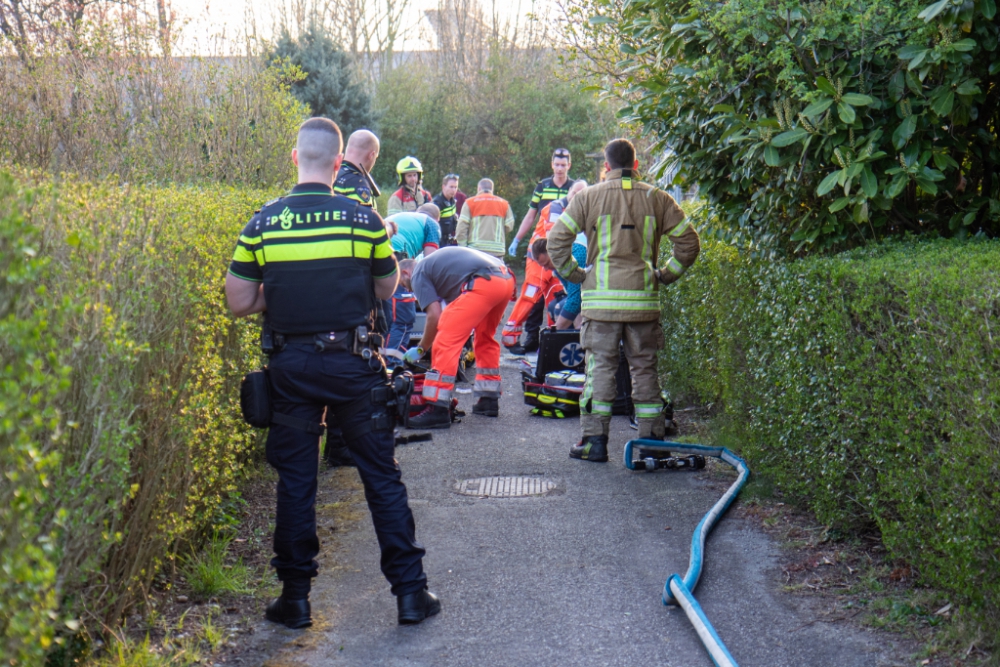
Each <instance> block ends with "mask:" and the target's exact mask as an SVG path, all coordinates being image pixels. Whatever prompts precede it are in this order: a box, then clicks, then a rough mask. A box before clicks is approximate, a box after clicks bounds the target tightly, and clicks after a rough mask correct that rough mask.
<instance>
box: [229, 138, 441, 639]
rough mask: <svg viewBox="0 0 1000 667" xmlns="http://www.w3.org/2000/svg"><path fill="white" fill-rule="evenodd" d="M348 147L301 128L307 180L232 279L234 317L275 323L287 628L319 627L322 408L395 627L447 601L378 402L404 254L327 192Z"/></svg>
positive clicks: (275, 204) (234, 267) (366, 211)
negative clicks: (315, 621) (381, 318)
mask: <svg viewBox="0 0 1000 667" xmlns="http://www.w3.org/2000/svg"><path fill="white" fill-rule="evenodd" d="M341 145H342V140H341V135H340V130H339V128H338V127H337V125H336V124H335V123H334V122H333V121H331V120H328V119H326V118H311V119H309V120H307V121H306V122H305V123H303V124H302V126H301V127H300V128H299V135H298V142H297V145H296V148H295V150H294V151H292V160H293V161H294V162H295V164H296V166H297V167H298V173H299V177H298V185H296V186H295V187H294V188H293V189H292V191H291V192H290V193H289V194H287V195H286V196H284V197H281V198H279V199H276V200H274V201H272V202H268V203H267V204H265V205H264V207H263V208H262V209H261V210H260V211H258V212H257V213H256V214H255V215H254V216H253V217H252V218H251V219H250V222H249V223H248V224H247V226H246V227H245V228H244V230H243V233H242V234H241V235H240V238H239V242H238V244H237V247H236V252H235V254H234V257H233V261H232V264H231V265H230V268H229V275H228V276H226V298H227V301H228V303H229V308H230V309H231V310H232V311H233V314H234V315H236V316H238V317H240V316H244V315H250V314H253V313H259V312H262V311H264V310H266V311H267V313H268V317H269V320H270V324H271V326H272V327H273V331H274V334H273V339H274V340H273V343H274V347H273V349H271V350H270V351H269V354H270V363H269V367H268V375H269V378H270V396H271V411H272V416H271V426H270V431H269V432H268V435H267V445H266V452H267V461H268V463H270V464H271V465H272V466H273V467H274V468H275V469H276V470H277V472H278V507H277V515H276V518H275V528H274V553H275V557H274V558H273V559H272V560H271V565H272V566H273V567H274V568H275V570H276V571H277V575H278V579H280V580H281V582H282V584H283V589H282V593H281V596H280V597H279V598H277V599H276V600H274V601H273V602H271V603H270V604H269V605H268V607H267V611H266V618H267V619H268V620H269V621H272V622H275V623H281V624H284V625H285V626H287V627H290V628H302V627H307V626H309V625H311V624H312V617H311V610H310V605H309V591H310V587H311V579H312V578H313V577H315V576H316V574H317V571H318V566H317V563H316V560H315V559H316V555H317V554H318V553H319V540H318V538H317V535H316V507H315V503H316V486H317V479H316V476H317V472H318V471H317V468H318V463H319V438H320V434H321V433H322V428H323V424H322V421H323V413H324V409H327V408H326V406H329V408H328V414H327V417H328V418H330V419H332V420H336V422H337V424H338V425H339V426H340V427H341V429H342V430H343V433H344V439H345V440H346V442H347V445H348V447H349V448H350V450H351V454H352V455H353V457H354V460H355V461H356V463H357V467H358V474H359V475H360V476H361V482H362V484H363V485H364V488H365V498H366V499H367V501H368V508H369V510H370V511H371V515H372V522H373V523H374V524H375V534H376V536H377V537H378V543H379V547H380V548H381V550H382V560H381V565H382V572H383V574H384V575H385V577H386V579H388V580H389V583H390V584H391V586H392V593H393V594H394V595H395V596H396V597H397V610H398V620H399V622H400V623H419V622H421V621H422V620H424V619H425V618H426V617H428V616H432V615H434V614H436V613H438V612H439V611H440V609H441V603H440V602H439V601H438V599H437V598H436V597H435V596H434V595H433V594H432V593H429V592H428V591H427V577H426V576H425V574H424V570H423V565H422V559H423V556H424V548H423V547H422V546H421V545H420V543H419V542H417V540H416V535H415V532H416V531H415V526H414V521H413V514H412V513H411V512H410V507H409V502H408V499H407V494H406V486H404V485H403V482H402V480H401V477H400V470H399V466H398V464H397V463H396V461H395V459H394V458H393V447H394V444H395V441H394V438H393V424H392V421H391V419H389V417H388V415H387V414H386V413H385V408H384V407H383V408H381V409H380V408H379V406H378V405H377V403H378V402H379V400H380V397H381V401H382V402H385V401H386V400H387V399H386V396H387V392H386V385H387V380H386V374H385V368H384V366H383V365H382V362H381V359H380V357H379V356H378V354H377V352H376V351H375V350H376V349H377V347H376V343H377V342H378V341H377V338H378V336H376V335H374V334H372V332H371V328H372V324H373V315H374V311H375V308H376V297H381V298H388V297H390V296H391V295H392V292H393V290H394V289H395V287H396V280H397V267H396V259H395V257H394V256H393V254H392V248H391V247H390V245H389V241H388V239H387V237H386V233H385V229H384V227H383V224H382V220H381V219H380V218H379V216H378V214H377V213H375V212H374V210H373V209H371V208H370V207H367V206H362V205H360V204H359V203H358V202H355V201H352V200H350V199H348V198H346V197H341V196H334V195H333V194H332V191H331V183H332V182H333V175H334V174H335V173H336V171H337V168H338V167H340V162H341V156H340V151H341ZM265 351H268V350H265ZM373 390H375V391H373Z"/></svg>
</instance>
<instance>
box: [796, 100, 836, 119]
mask: <svg viewBox="0 0 1000 667" xmlns="http://www.w3.org/2000/svg"><path fill="white" fill-rule="evenodd" d="M832 104H833V100H831V99H830V98H829V97H824V98H823V99H821V100H818V101H816V102H813V103H812V104H810V105H809V106H807V107H806V108H805V109H804V110H803V111H802V115H803V116H805V117H806V118H812V117H813V116H818V115H820V114H821V113H823V112H824V111H826V110H827V109H829V108H830V105H832Z"/></svg>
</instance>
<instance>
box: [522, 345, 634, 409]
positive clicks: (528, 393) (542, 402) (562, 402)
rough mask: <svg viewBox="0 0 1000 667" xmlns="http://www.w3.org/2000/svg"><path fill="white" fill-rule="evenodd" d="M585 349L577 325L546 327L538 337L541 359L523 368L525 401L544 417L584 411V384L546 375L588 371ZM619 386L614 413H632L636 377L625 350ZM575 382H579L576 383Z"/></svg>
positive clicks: (618, 376) (619, 369)
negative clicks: (555, 381) (558, 380)
mask: <svg viewBox="0 0 1000 667" xmlns="http://www.w3.org/2000/svg"><path fill="white" fill-rule="evenodd" d="M584 358H585V357H584V351H583V347H582V346H581V345H580V332H579V331H578V330H576V329H564V330H562V331H557V330H556V329H555V328H547V329H542V330H541V332H539V337H538V362H537V363H536V364H535V367H534V368H532V369H531V370H528V369H524V370H522V371H521V389H522V391H523V392H524V403H525V405H529V406H531V407H532V408H533V410H532V414H537V415H541V416H544V417H573V416H576V415H579V414H580V395H581V394H582V393H583V387H579V386H572V385H567V384H565V383H560V384H555V385H553V384H548V383H546V380H545V378H546V376H547V375H550V374H553V373H560V372H567V371H568V372H569V373H570V374H578V373H584V372H585V368H584ZM615 382H616V384H617V387H618V392H617V396H616V398H615V402H614V405H613V406H612V414H615V415H631V414H632V410H633V408H632V377H631V375H630V374H629V370H628V362H627V361H626V360H625V353H624V352H621V359H620V362H619V365H618V372H617V373H615ZM574 384H575V383H574Z"/></svg>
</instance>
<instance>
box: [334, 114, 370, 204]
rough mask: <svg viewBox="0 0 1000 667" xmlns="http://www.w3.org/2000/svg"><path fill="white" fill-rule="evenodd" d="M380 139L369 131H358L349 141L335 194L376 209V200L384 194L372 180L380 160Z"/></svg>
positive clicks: (338, 173)
mask: <svg viewBox="0 0 1000 667" xmlns="http://www.w3.org/2000/svg"><path fill="white" fill-rule="evenodd" d="M379 150H380V143H379V140H378V137H376V136H375V134H374V133H372V132H370V131H368V130H357V131H356V132H353V133H352V134H351V136H350V137H348V139H347V148H346V149H345V150H344V161H343V163H342V164H341V165H340V170H339V171H338V172H337V180H335V181H334V182H333V192H334V194H338V195H342V196H344V197H347V198H348V199H353V200H354V201H356V202H358V203H359V204H361V205H363V206H370V207H371V208H375V199H376V198H377V197H378V196H379V195H380V194H382V193H381V192H379V190H378V186H377V185H375V181H374V180H372V177H371V171H372V169H374V168H375V161H376V160H377V159H378V153H379Z"/></svg>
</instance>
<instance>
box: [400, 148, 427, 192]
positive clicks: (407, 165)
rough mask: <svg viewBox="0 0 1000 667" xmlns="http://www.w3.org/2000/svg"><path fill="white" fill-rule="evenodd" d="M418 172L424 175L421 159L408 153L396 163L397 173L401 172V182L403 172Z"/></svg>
mask: <svg viewBox="0 0 1000 667" xmlns="http://www.w3.org/2000/svg"><path fill="white" fill-rule="evenodd" d="M414 171H415V172H417V173H418V174H420V176H421V177H423V175H424V168H423V166H422V165H421V164H420V160H418V159H417V158H415V157H413V156H410V155H407V156H406V157H404V158H403V159H402V160H400V161H399V162H397V163H396V173H397V174H399V184H400V185H402V184H403V174H409V173H411V172H414Z"/></svg>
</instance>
